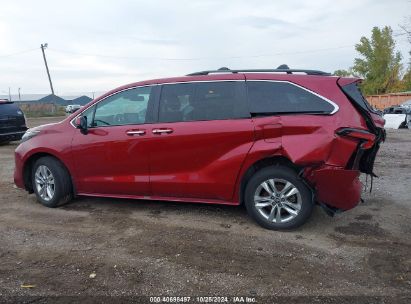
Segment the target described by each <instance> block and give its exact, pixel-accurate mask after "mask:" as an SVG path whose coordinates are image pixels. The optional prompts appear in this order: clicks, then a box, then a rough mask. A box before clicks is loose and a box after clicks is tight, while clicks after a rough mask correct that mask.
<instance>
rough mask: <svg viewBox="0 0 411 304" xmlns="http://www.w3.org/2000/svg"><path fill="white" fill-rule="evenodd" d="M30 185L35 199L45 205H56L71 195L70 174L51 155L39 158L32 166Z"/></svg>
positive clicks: (65, 200) (66, 200)
mask: <svg viewBox="0 0 411 304" xmlns="http://www.w3.org/2000/svg"><path fill="white" fill-rule="evenodd" d="M32 185H33V190H34V193H35V194H36V197H37V200H38V201H39V202H40V203H41V204H43V205H44V206H47V207H51V208H54V207H57V206H58V205H61V204H63V203H65V202H68V201H69V200H70V199H71V197H72V186H71V180H70V176H69V174H68V172H67V170H66V168H65V167H64V166H63V165H62V164H61V163H60V162H59V161H58V160H57V159H55V158H53V157H49V156H46V157H42V158H39V159H38V160H37V161H36V162H35V163H34V166H33V168H32Z"/></svg>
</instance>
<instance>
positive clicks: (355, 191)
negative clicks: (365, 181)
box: [304, 166, 362, 210]
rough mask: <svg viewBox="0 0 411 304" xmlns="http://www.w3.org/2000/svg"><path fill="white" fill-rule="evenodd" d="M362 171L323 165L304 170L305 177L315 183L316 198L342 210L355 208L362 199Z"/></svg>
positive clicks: (312, 183)
mask: <svg viewBox="0 0 411 304" xmlns="http://www.w3.org/2000/svg"><path fill="white" fill-rule="evenodd" d="M359 175H360V171H358V170H346V169H344V168H339V167H332V166H323V167H321V168H319V169H309V170H306V171H305V172H304V177H305V179H306V180H307V181H308V182H309V183H310V184H311V185H313V188H314V190H315V194H316V200H317V201H318V202H320V203H324V204H327V205H329V206H332V207H334V208H338V209H341V210H349V209H351V208H354V207H355V206H356V205H357V204H358V203H359V202H360V200H361V191H362V184H361V182H360V180H359Z"/></svg>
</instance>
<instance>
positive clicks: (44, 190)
mask: <svg viewBox="0 0 411 304" xmlns="http://www.w3.org/2000/svg"><path fill="white" fill-rule="evenodd" d="M34 182H35V184H36V189H37V193H38V194H39V196H40V197H41V198H42V199H44V200H45V201H50V200H51V199H53V197H54V193H55V189H56V188H55V180H54V176H53V173H51V171H50V169H49V168H48V167H47V166H45V165H40V166H38V168H37V170H36V173H35V179H34Z"/></svg>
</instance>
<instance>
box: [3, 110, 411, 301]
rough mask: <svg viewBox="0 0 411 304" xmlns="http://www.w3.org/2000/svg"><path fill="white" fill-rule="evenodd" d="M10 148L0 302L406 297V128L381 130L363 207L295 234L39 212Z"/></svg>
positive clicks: (149, 217)
mask: <svg viewBox="0 0 411 304" xmlns="http://www.w3.org/2000/svg"><path fill="white" fill-rule="evenodd" d="M53 120H54V121H56V118H47V119H46V118H40V119H39V118H37V119H30V121H29V124H30V125H31V126H35V125H39V124H43V123H48V122H52V121H53ZM57 120H58V119H57ZM16 146H17V143H11V144H8V145H2V146H0V231H1V233H0V302H1V300H3V301H8V302H14V301H20V302H22V301H23V300H24V301H26V300H27V301H32V300H35V301H37V302H38V303H43V302H48V301H50V302H56V301H57V300H60V302H64V301H66V302H70V301H75V300H74V299H76V300H79V299H80V298H73V297H83V298H82V299H83V300H84V301H86V300H88V301H94V300H96V301H99V302H105V301H106V302H110V301H112V300H113V298H112V297H107V296H122V297H121V298H118V299H120V300H121V299H123V300H124V301H125V302H128V301H129V300H130V299H133V301H135V302H138V301H142V302H144V301H147V302H148V301H149V298H129V297H134V296H141V295H145V296H200V295H201V296H227V297H229V298H228V300H229V301H233V300H234V298H233V296H249V297H251V298H252V299H253V298H254V300H255V302H257V303H262V302H272V301H274V300H275V301H276V303H280V302H281V303H282V302H284V303H288V301H289V300H290V299H293V300H294V302H298V303H307V302H310V301H312V302H315V303H322V302H326V303H334V302H335V303H354V302H358V303H407V301H411V203H410V199H411V194H410V193H411V187H410V184H411V152H410V151H411V132H410V131H409V130H392V131H389V132H388V137H387V141H386V143H384V144H383V146H382V149H381V151H380V153H379V155H378V158H377V161H376V167H375V171H376V172H377V174H379V175H380V178H378V179H374V187H373V192H372V193H371V194H370V193H364V198H365V203H363V204H361V205H359V206H358V207H356V208H355V209H353V210H351V211H349V212H345V213H342V214H339V215H338V216H336V217H334V218H331V217H328V216H327V215H326V214H325V213H324V212H323V211H322V210H321V209H320V208H319V207H318V208H316V210H315V211H314V213H313V216H312V218H311V220H310V221H309V223H307V224H306V225H304V226H303V227H301V228H300V229H298V230H296V231H293V232H274V231H268V230H264V229H262V228H260V227H259V226H257V225H256V224H255V223H254V222H252V221H251V220H250V219H249V218H248V216H247V214H246V211H245V209H244V208H243V207H223V206H214V205H200V204H199V205H196V204H179V203H167V202H148V201H133V200H121V199H97V198H87V197H79V198H77V199H75V200H74V201H73V202H72V203H70V204H68V205H65V206H63V207H61V208H58V209H48V208H46V207H43V206H41V205H40V204H38V203H37V202H36V199H35V197H34V195H28V194H27V193H26V192H25V191H23V190H21V189H17V188H15V187H14V184H13V169H14V156H13V151H14V149H15V148H16ZM92 274H93V275H92ZM94 274H95V277H94V278H91V277H90V275H91V276H92V277H93V276H94ZM25 285H33V286H32V287H31V288H26V287H24V286H25ZM22 286H23V287H22ZM57 296H60V297H61V296H64V297H66V298H56V297H57ZM268 296H271V297H273V296H275V297H276V298H268ZM290 296H291V297H292V298H290ZM49 297H55V298H49ZM118 299H116V301H117V300H118ZM160 300H167V298H164V299H163V298H161V299H160ZM198 300H199V301H198V302H205V300H206V299H203V301H201V299H198ZM211 300H212V299H211ZM240 300H241V299H240ZM191 301H193V298H191ZM317 301H318V302H317ZM408 303H410V302H408Z"/></svg>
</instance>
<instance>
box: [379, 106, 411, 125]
mask: <svg viewBox="0 0 411 304" xmlns="http://www.w3.org/2000/svg"><path fill="white" fill-rule="evenodd" d="M383 118H384V119H385V125H384V128H386V129H403V128H408V129H411V106H408V105H401V106H395V107H389V108H386V109H384V116H383Z"/></svg>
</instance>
